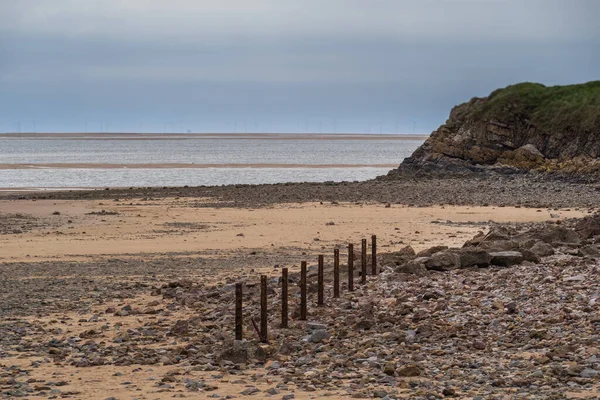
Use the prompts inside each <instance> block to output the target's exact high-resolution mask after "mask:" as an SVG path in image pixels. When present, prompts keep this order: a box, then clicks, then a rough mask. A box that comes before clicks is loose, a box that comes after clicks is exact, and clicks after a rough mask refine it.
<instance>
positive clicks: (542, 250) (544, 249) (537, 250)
mask: <svg viewBox="0 0 600 400" xmlns="http://www.w3.org/2000/svg"><path fill="white" fill-rule="evenodd" d="M530 251H532V252H533V253H534V254H535V255H536V256H538V257H547V256H551V255H553V254H554V248H553V247H552V246H551V245H549V244H548V243H546V242H542V241H536V242H535V244H534V245H533V246H532V247H531V248H530Z"/></svg>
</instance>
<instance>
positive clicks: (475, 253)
mask: <svg viewBox="0 0 600 400" xmlns="http://www.w3.org/2000/svg"><path fill="white" fill-rule="evenodd" d="M459 256H460V266H461V268H469V267H489V265H490V263H491V262H492V256H491V255H490V253H488V252H487V251H485V250H483V249H477V248H463V249H461V251H460V255H459Z"/></svg>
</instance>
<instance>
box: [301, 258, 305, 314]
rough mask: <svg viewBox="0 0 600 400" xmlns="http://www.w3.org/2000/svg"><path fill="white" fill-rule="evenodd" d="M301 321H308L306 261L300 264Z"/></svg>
mask: <svg viewBox="0 0 600 400" xmlns="http://www.w3.org/2000/svg"><path fill="white" fill-rule="evenodd" d="M300 319H301V320H302V321H306V261H302V263H301V264H300Z"/></svg>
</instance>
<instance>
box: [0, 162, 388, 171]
mask: <svg viewBox="0 0 600 400" xmlns="http://www.w3.org/2000/svg"><path fill="white" fill-rule="evenodd" d="M397 166H398V164H231V163H230V164H191V163H156V164H147V163H140V164H100V163H26V164H8V163H6V164H0V170H6V169H52V168H55V169H68V168H71V169H169V168H186V169H188V168H198V169H203V168H396V167H397Z"/></svg>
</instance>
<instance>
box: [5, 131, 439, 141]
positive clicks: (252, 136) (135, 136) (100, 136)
mask: <svg viewBox="0 0 600 400" xmlns="http://www.w3.org/2000/svg"><path fill="white" fill-rule="evenodd" d="M428 137H429V135H428V134H364V133H337V134H336V133H115V132H111V133H99V132H91V133H85V132H74V133H34V132H27V133H0V138H4V139H31V140H35V139H69V140H193V139H219V140H221V139H222V140H232V139H233V140H240V139H247V140H425V139H427V138H428Z"/></svg>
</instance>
